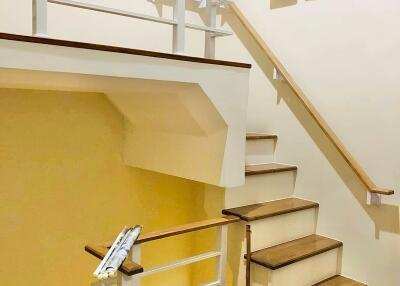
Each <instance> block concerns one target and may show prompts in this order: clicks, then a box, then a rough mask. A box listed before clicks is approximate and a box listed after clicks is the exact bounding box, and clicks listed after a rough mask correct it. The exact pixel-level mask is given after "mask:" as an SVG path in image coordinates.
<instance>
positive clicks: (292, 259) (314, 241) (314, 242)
mask: <svg viewBox="0 0 400 286" xmlns="http://www.w3.org/2000/svg"><path fill="white" fill-rule="evenodd" d="M309 239H311V241H310V242H307V240H309ZM296 243H298V246H297V247H301V248H302V249H304V248H307V247H310V246H311V247H310V249H309V250H304V253H301V251H300V252H299V253H298V254H296V252H294V251H293V247H296V245H295V244H296ZM304 243H305V244H304ZM321 243H325V244H328V245H326V246H318V244H321ZM290 244H291V246H290V247H291V248H290V247H288V249H286V251H287V253H288V257H286V258H285V257H284V256H283V257H280V258H279V256H278V257H275V258H273V257H271V256H273V255H274V252H275V255H276V252H277V251H278V252H280V253H282V252H284V251H285V249H282V250H280V249H279V248H280V247H285V246H289V245H290ZM342 246H343V243H342V242H341V241H337V240H333V239H330V238H327V237H322V236H318V235H310V236H307V237H303V238H300V239H296V240H293V241H289V242H286V243H282V244H279V245H276V246H272V247H269V248H265V249H261V250H258V251H255V252H252V257H251V258H250V260H251V262H253V263H255V264H258V265H261V266H263V267H266V268H268V269H271V270H276V269H279V268H282V267H285V266H288V265H290V264H293V263H296V262H300V261H303V260H305V259H308V258H311V257H314V256H317V255H320V254H322V253H325V252H328V251H331V250H334V249H337V248H340V247H342ZM263 252H265V254H264V255H265V256H267V255H268V256H269V257H263ZM268 252H270V253H268ZM257 254H258V255H261V257H256V258H255V257H254V256H255V255H257ZM245 257H246V256H245ZM268 260H269V261H268ZM271 260H272V261H274V260H275V262H271ZM279 260H280V261H279Z"/></svg>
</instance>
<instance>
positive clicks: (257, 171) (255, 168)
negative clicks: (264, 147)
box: [245, 163, 297, 176]
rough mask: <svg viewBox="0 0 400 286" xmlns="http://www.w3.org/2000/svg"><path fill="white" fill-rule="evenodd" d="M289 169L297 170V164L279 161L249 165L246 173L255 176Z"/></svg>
mask: <svg viewBox="0 0 400 286" xmlns="http://www.w3.org/2000/svg"><path fill="white" fill-rule="evenodd" d="M288 171H297V166H294V165H285V164H278V163H270V164H255V165H247V166H246V168H245V175H246V176H254V175H262V174H272V173H280V172H288Z"/></svg>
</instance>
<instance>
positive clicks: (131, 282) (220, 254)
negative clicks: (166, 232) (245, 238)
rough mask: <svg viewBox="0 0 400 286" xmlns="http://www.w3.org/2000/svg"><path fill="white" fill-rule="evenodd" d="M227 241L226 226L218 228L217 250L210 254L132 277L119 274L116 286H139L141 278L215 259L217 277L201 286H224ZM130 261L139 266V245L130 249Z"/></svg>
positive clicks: (166, 265) (186, 259) (193, 257)
mask: <svg viewBox="0 0 400 286" xmlns="http://www.w3.org/2000/svg"><path fill="white" fill-rule="evenodd" d="M227 240H228V225H221V226H218V237H217V243H218V247H217V250H215V251H211V252H206V253H202V254H199V255H196V256H192V257H189V258H185V259H182V260H178V261H174V262H171V263H169V264H165V265H162V266H158V267H155V268H152V269H147V270H144V271H143V272H142V273H139V274H136V275H132V276H127V275H125V274H121V273H120V276H119V277H118V285H120V286H140V280H141V278H143V277H145V276H149V275H153V274H156V273H159V272H164V271H167V270H172V269H175V268H178V267H181V266H184V265H189V264H193V263H196V262H199V261H203V260H207V259H211V258H217V259H218V263H217V269H216V270H217V277H216V280H215V281H213V282H211V283H208V284H205V285H203V286H214V285H215V286H217V285H218V286H225V285H226V272H225V271H226V259H227V257H226V256H227V251H228V248H227ZM130 256H131V257H130V259H131V260H132V261H133V262H135V263H137V264H141V244H135V245H134V246H133V248H132V251H131V253H130Z"/></svg>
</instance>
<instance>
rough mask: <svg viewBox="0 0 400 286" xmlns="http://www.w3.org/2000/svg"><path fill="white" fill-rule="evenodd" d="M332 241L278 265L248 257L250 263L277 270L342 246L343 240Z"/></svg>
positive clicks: (245, 256)
mask: <svg viewBox="0 0 400 286" xmlns="http://www.w3.org/2000/svg"><path fill="white" fill-rule="evenodd" d="M301 239H304V238H300V239H296V240H301ZM296 240H293V241H289V242H286V243H282V244H280V245H285V244H288V243H291V242H294V241H296ZM334 241H335V242H336V243H334V244H332V245H329V246H327V247H324V248H321V249H318V250H316V251H314V252H311V253H306V254H304V255H301V256H298V257H294V258H292V259H289V260H287V261H285V262H283V263H281V264H278V265H271V264H269V263H267V262H260V261H258V260H255V259H254V258H253V257H251V258H250V261H251V262H252V263H255V264H257V265H260V266H263V267H265V268H268V269H271V270H277V269H279V268H282V267H285V266H288V265H290V264H293V263H296V262H299V261H302V260H305V259H308V258H311V257H314V256H317V255H319V254H322V253H325V252H328V251H330V250H333V249H336V248H340V247H342V246H343V242H341V241H336V240H334ZM277 246H279V245H277ZM272 247H275V246H272ZM268 248H271V247H268ZM268 248H265V249H261V250H257V251H254V252H252V256H253V255H254V254H255V253H257V252H260V251H263V250H267V249H268ZM244 258H245V259H246V258H247V255H244Z"/></svg>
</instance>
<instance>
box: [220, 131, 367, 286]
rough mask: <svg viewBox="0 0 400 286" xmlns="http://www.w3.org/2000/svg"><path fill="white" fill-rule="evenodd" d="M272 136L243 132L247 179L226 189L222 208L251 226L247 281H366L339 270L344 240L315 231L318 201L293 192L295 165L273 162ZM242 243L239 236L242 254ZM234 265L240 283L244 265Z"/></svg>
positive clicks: (275, 284) (276, 284) (352, 285)
mask: <svg viewBox="0 0 400 286" xmlns="http://www.w3.org/2000/svg"><path fill="white" fill-rule="evenodd" d="M277 139H278V137H277V136H276V135H269V134H257V133H251V134H248V135H247V144H246V150H247V151H246V153H247V154H246V169H245V170H246V171H245V172H246V184H245V186H244V187H242V188H231V189H227V191H226V193H227V194H226V207H227V208H226V209H224V210H223V211H222V213H223V214H224V215H230V216H236V217H238V218H239V219H240V220H241V221H242V222H243V223H244V224H246V225H248V226H249V227H250V229H251V232H252V234H251V239H250V242H251V253H250V263H251V284H250V285H253V286H254V285H257V286H258V285H260V286H261V285H268V286H311V285H325V286H328V285H329V286H333V285H341V286H344V285H346V286H361V285H365V284H363V283H360V282H357V281H354V280H351V279H349V278H346V277H343V276H340V275H339V273H340V265H341V253H342V248H343V243H342V242H340V241H337V240H335V239H332V238H329V237H324V236H321V235H318V234H316V225H317V219H318V209H319V204H318V203H316V202H312V201H308V200H304V199H300V198H294V197H292V194H291V193H290V192H291V191H292V190H293V188H294V180H295V176H296V174H297V171H298V168H297V166H293V165H288V164H280V163H275V162H273V160H274V150H275V145H276V142H277ZM262 160H264V161H262ZM266 162H270V163H266ZM276 176H280V179H279V180H277V179H276V178H274V177H276ZM255 180H256V181H255ZM285 180H286V181H289V184H287V183H286V184H285ZM288 189H289V192H288ZM290 189H291V190H290ZM232 239H235V238H232ZM245 249H246V246H245V242H244V243H243V244H242V253H241V259H243V258H246V259H247V258H248V255H249V253H246V251H245ZM235 259H236V258H235ZM239 268H240V269H239V278H238V285H245V284H244V283H245V279H244V277H245V274H244V272H245V271H246V270H245V266H244V265H243V264H241V265H240V267H239Z"/></svg>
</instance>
